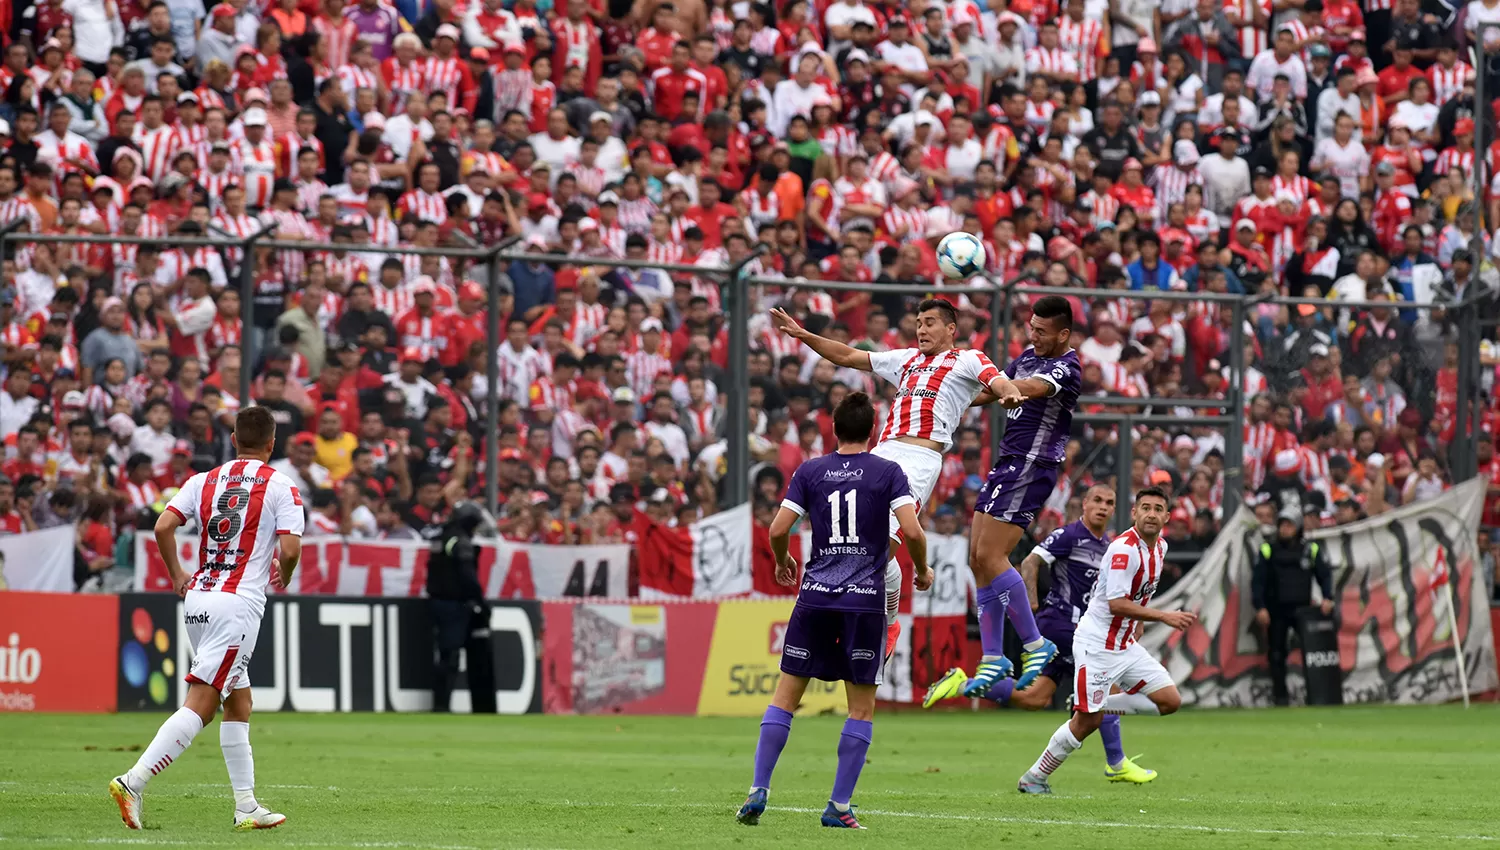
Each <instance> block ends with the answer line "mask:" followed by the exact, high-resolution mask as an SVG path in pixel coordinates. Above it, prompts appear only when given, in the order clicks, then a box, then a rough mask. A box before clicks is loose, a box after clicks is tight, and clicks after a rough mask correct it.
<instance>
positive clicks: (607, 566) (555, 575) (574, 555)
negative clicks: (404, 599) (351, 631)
mask: <svg viewBox="0 0 1500 850" xmlns="http://www.w3.org/2000/svg"><path fill="white" fill-rule="evenodd" d="M177 543H178V546H179V549H178V557H179V558H181V559H182V563H183V565H184V566H185V567H189V568H191V566H192V565H194V564H196V563H197V562H198V536H197V535H196V534H185V533H179V534H178V535H177ZM135 545H136V550H135V552H136V565H137V566H136V571H135V586H136V590H142V591H170V590H171V589H172V582H171V581H170V580H169V579H168V578H167V566H166V563H165V562H163V561H162V559H161V553H160V552H159V551H158V550H157V547H156V539H155V538H154V537H152V536H151V535H138V536H137V537H136V544H135ZM427 552H428V544H427V543H425V542H422V541H416V540H364V541H355V540H347V539H345V538H342V537H322V538H312V539H308V540H305V541H303V544H302V560H301V563H300V564H298V566H297V573H296V575H294V576H293V577H292V588H291V590H292V592H294V593H298V594H302V595H312V594H330V595H336V596H383V597H390V596H420V595H422V590H423V588H424V586H425V585H426V582H427ZM68 570H69V577H70V578H69V586H70V588H71V583H72V580H71V575H72V562H71V561H69V565H68ZM479 571H480V581H481V583H482V584H483V585H484V588H485V594H486V595H487V596H489V597H490V598H492V599H546V598H555V597H568V596H600V597H611V598H616V599H619V598H624V597H626V596H628V595H629V587H630V585H629V577H630V547H629V546H626V545H624V544H620V545H610V546H547V545H543V544H540V543H512V542H510V541H508V540H501V541H495V542H489V541H486V542H484V543H482V544H481V545H480V555H479Z"/></svg>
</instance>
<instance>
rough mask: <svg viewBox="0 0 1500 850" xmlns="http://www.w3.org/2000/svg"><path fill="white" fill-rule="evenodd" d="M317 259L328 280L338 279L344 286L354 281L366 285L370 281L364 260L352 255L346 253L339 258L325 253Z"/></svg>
mask: <svg viewBox="0 0 1500 850" xmlns="http://www.w3.org/2000/svg"><path fill="white" fill-rule="evenodd" d="M318 258H319V259H320V260H322V261H323V267H324V268H325V269H327V271H328V277H329V279H330V280H331V279H333V278H338V279H339V280H342V281H343V282H344V283H346V284H349V283H354V282H356V281H363V282H366V283H368V282H369V280H370V269H369V267H368V266H366V265H365V262H364V260H361V259H360V258H358V257H356V256H354V255H353V254H348V253H346V254H344V256H342V257H339V256H337V255H335V254H334V253H333V252H331V251H325V252H324V253H323V254H321V255H319V257H318ZM328 294H329V295H333V294H334V293H332V292H330V293H328Z"/></svg>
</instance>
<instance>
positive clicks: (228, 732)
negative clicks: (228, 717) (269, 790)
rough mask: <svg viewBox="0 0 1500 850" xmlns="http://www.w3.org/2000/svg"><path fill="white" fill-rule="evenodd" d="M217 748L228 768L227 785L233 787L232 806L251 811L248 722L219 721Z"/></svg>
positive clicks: (251, 762)
mask: <svg viewBox="0 0 1500 850" xmlns="http://www.w3.org/2000/svg"><path fill="white" fill-rule="evenodd" d="M219 749H221V750H223V751H224V767H226V768H228V769H229V787H231V788H233V789H234V807H235V809H236V810H238V811H241V812H253V811H255V808H256V806H257V805H258V804H257V803H256V802H255V758H254V756H252V755H251V752H250V724H249V723H231V722H227V721H226V722H221V723H220V724H219Z"/></svg>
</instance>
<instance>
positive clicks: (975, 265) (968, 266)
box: [937, 231, 984, 280]
mask: <svg viewBox="0 0 1500 850" xmlns="http://www.w3.org/2000/svg"><path fill="white" fill-rule="evenodd" d="M937 262H938V268H939V269H942V271H943V274H944V275H945V276H947V277H948V278H949V279H950V280H966V279H968V278H971V277H973V276H974V275H977V274H979V272H980V271H981V269H983V267H984V243H983V242H980V241H979V239H978V238H976V237H975V236H974V234H972V233H964V232H963V231H958V232H956V233H950V234H948V235H947V236H944V237H943V241H941V242H939V243H938V246H937Z"/></svg>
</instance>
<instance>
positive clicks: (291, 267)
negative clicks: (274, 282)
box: [260, 208, 310, 281]
mask: <svg viewBox="0 0 1500 850" xmlns="http://www.w3.org/2000/svg"><path fill="white" fill-rule="evenodd" d="M260 220H261V223H263V224H269V223H270V222H273V221H274V222H276V238H277V239H286V240H291V241H295V240H299V239H307V238H308V237H309V236H310V234H309V233H308V232H307V219H305V218H303V217H302V214H301V213H299V212H297V211H296V210H279V209H275V208H271V209H267V210H265V211H264V212H262V213H261V214H260ZM276 258H277V260H279V261H280V263H281V273H282V274H283V275H285V276H286V279H287V280H291V281H300V280H302V279H303V277H304V276H306V274H307V257H306V255H305V254H303V253H302V252H301V251H277V252H276Z"/></svg>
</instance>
